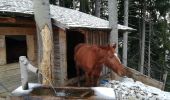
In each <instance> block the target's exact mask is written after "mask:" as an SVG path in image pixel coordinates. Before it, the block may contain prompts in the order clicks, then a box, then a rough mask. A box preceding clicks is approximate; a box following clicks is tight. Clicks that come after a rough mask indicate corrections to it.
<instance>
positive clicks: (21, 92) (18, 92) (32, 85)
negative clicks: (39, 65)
mask: <svg viewBox="0 0 170 100" xmlns="http://www.w3.org/2000/svg"><path fill="white" fill-rule="evenodd" d="M28 86H29V89H28V90H23V89H22V86H20V87H18V88H17V89H15V90H14V91H12V95H15V96H22V95H27V94H29V93H30V92H31V91H32V90H33V89H34V88H36V87H40V86H42V84H39V83H28Z"/></svg>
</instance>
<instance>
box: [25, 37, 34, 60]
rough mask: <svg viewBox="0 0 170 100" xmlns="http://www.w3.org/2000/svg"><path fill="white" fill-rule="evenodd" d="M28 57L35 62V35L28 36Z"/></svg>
mask: <svg viewBox="0 0 170 100" xmlns="http://www.w3.org/2000/svg"><path fill="white" fill-rule="evenodd" d="M26 41H27V56H28V59H29V60H30V61H34V60H35V46H34V35H26Z"/></svg>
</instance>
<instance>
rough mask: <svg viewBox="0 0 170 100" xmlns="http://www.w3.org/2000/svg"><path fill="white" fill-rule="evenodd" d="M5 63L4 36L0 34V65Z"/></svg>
mask: <svg viewBox="0 0 170 100" xmlns="http://www.w3.org/2000/svg"><path fill="white" fill-rule="evenodd" d="M4 64H6V46H5V36H4V35H0V65H4Z"/></svg>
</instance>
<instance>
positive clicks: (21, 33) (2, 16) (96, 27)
mask: <svg viewBox="0 0 170 100" xmlns="http://www.w3.org/2000/svg"><path fill="white" fill-rule="evenodd" d="M0 5H1V6H0V95H3V93H6V92H7V90H6V89H5V88H4V87H6V88H7V89H9V91H11V90H13V89H14V88H16V87H17V86H19V85H20V84H21V81H20V80H21V79H20V68H19V64H18V58H19V56H27V58H28V59H29V60H30V61H31V63H32V64H33V65H35V66H37V35H36V25H35V21H34V16H33V4H32V0H22V1H19V0H10V1H4V0H0ZM50 10H51V18H52V24H53V33H54V34H53V38H54V52H55V55H54V60H55V68H54V70H53V71H54V72H55V73H56V75H55V83H56V84H57V86H64V85H67V84H69V83H72V82H73V81H74V80H75V77H76V74H75V73H76V70H75V65H74V60H73V54H74V47H75V45H77V44H78V43H89V44H107V43H108V36H109V33H110V29H111V28H110V27H109V22H108V21H106V20H103V19H100V18H97V17H94V16H91V15H88V14H85V13H82V12H79V11H76V10H72V9H67V8H63V7H58V6H54V5H51V6H50ZM118 29H119V30H133V29H132V28H129V27H126V26H122V25H118ZM105 72H106V71H105ZM30 80H32V82H37V77H36V75H33V74H30Z"/></svg>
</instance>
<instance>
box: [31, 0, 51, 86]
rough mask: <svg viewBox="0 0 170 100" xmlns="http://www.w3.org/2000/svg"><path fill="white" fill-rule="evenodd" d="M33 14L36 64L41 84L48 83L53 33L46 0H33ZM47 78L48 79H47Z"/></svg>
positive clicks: (49, 80)
mask: <svg viewBox="0 0 170 100" xmlns="http://www.w3.org/2000/svg"><path fill="white" fill-rule="evenodd" d="M33 2H34V16H35V21H36V27H37V37H38V66H39V70H40V73H41V74H43V75H42V84H44V85H50V83H51V82H52V80H53V77H52V69H53V67H54V62H53V61H54V57H53V55H54V51H53V33H52V26H51V18H50V8H49V7H50V6H49V1H48V0H34V1H33ZM47 79H48V80H47Z"/></svg>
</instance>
